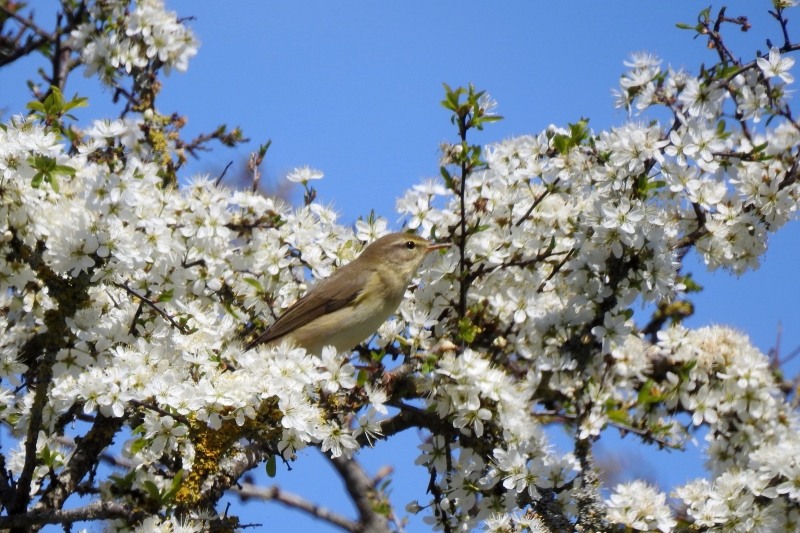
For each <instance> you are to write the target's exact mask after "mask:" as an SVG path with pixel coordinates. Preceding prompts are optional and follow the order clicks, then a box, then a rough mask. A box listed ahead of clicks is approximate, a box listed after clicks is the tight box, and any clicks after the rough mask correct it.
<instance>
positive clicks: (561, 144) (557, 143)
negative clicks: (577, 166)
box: [553, 133, 570, 154]
mask: <svg viewBox="0 0 800 533" xmlns="http://www.w3.org/2000/svg"><path fill="white" fill-rule="evenodd" d="M553 147H554V148H555V149H556V150H557V151H558V152H559V153H561V154H566V153H567V152H569V149H570V139H569V137H567V136H566V135H562V134H560V133H557V134H556V136H555V137H554V138H553Z"/></svg>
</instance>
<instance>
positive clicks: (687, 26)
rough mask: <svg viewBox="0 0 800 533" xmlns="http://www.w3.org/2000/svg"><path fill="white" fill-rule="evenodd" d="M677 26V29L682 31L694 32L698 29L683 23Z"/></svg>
mask: <svg viewBox="0 0 800 533" xmlns="http://www.w3.org/2000/svg"><path fill="white" fill-rule="evenodd" d="M675 25H676V26H677V27H679V28H680V29H682V30H694V29H696V28H695V26H692V25H691V24H684V23H683V22H678V23H677V24H675Z"/></svg>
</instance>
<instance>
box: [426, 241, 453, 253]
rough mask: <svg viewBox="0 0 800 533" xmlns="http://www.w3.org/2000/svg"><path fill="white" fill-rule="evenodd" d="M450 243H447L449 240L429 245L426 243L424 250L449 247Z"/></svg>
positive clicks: (430, 250) (429, 250)
mask: <svg viewBox="0 0 800 533" xmlns="http://www.w3.org/2000/svg"><path fill="white" fill-rule="evenodd" d="M450 245H451V243H449V242H445V243H442V244H430V245H428V247H427V248H426V250H427V251H428V252H432V251H434V250H441V249H442V248H449V247H450Z"/></svg>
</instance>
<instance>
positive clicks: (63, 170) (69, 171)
mask: <svg viewBox="0 0 800 533" xmlns="http://www.w3.org/2000/svg"><path fill="white" fill-rule="evenodd" d="M51 172H52V173H53V174H62V175H64V176H74V175H75V169H74V168H72V167H68V166H67V165H56V166H54V167H53V169H52V170H51Z"/></svg>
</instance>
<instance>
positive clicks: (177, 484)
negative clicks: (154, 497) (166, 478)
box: [161, 469, 185, 503]
mask: <svg viewBox="0 0 800 533" xmlns="http://www.w3.org/2000/svg"><path fill="white" fill-rule="evenodd" d="M184 473H185V472H184V470H183V469H181V470H178V473H177V474H175V477H174V478H172V484H171V485H170V488H169V490H168V491H167V492H165V493H164V494H163V496H161V502H162V503H165V502H171V501H172V500H174V499H175V495H176V494H178V491H179V490H181V481H182V480H183V474H184Z"/></svg>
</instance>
